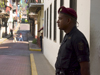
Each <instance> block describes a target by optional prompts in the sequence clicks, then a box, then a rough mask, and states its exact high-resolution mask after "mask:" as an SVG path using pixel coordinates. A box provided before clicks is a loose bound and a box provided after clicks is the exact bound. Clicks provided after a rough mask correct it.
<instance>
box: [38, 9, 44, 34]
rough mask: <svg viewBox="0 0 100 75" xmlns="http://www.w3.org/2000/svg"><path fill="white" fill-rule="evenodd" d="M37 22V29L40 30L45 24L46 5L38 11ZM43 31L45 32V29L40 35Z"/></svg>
mask: <svg viewBox="0 0 100 75" xmlns="http://www.w3.org/2000/svg"><path fill="white" fill-rule="evenodd" d="M37 23H38V25H37V27H38V29H37V30H39V29H40V28H42V27H43V25H44V7H41V10H40V11H39V12H38V19H37ZM42 32H43V30H41V31H40V32H38V36H40V35H41V33H42Z"/></svg>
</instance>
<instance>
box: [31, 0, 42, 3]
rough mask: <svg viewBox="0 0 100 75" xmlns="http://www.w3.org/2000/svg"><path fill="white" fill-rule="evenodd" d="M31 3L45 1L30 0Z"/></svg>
mask: <svg viewBox="0 0 100 75" xmlns="http://www.w3.org/2000/svg"><path fill="white" fill-rule="evenodd" d="M30 3H44V0H30Z"/></svg>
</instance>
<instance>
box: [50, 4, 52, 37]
mask: <svg viewBox="0 0 100 75" xmlns="http://www.w3.org/2000/svg"><path fill="white" fill-rule="evenodd" d="M51 28H52V4H51V5H50V39H51V30H52V29H51Z"/></svg>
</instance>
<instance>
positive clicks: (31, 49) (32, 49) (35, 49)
mask: <svg viewBox="0 0 100 75" xmlns="http://www.w3.org/2000/svg"><path fill="white" fill-rule="evenodd" d="M28 43H29V50H30V51H41V49H37V48H31V47H30V43H31V41H29V42H28Z"/></svg>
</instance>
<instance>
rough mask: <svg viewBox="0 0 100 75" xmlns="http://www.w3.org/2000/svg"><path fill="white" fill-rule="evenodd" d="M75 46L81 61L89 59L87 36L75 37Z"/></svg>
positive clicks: (78, 58)
mask: <svg viewBox="0 0 100 75" xmlns="http://www.w3.org/2000/svg"><path fill="white" fill-rule="evenodd" d="M73 47H74V50H75V53H76V56H77V60H78V61H79V62H84V61H89V46H88V42H87V40H86V39H85V37H82V38H77V39H75V41H74V43H73Z"/></svg>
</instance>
